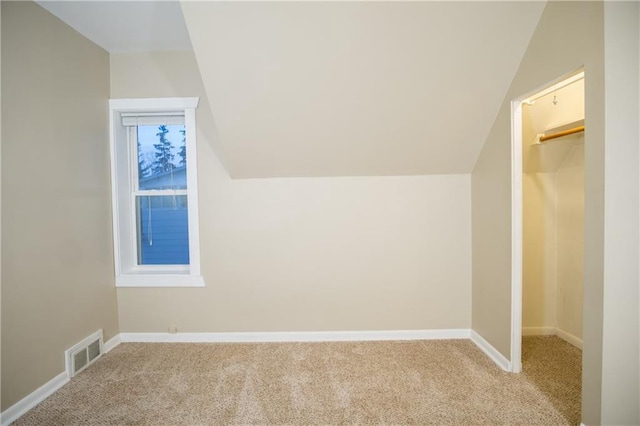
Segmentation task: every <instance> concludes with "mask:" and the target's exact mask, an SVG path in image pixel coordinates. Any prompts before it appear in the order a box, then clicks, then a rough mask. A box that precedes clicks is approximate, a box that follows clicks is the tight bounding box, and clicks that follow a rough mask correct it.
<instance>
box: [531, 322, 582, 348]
mask: <svg viewBox="0 0 640 426" xmlns="http://www.w3.org/2000/svg"><path fill="white" fill-rule="evenodd" d="M522 335H523V336H558V337H559V338H561V339H562V340H564V341H565V342H567V343H570V344H572V345H573V346H575V347H576V348H578V349H582V339H581V338H579V337H577V336H574V335H573V334H571V333H567V332H566V331H564V330H562V329H560V328H558V327H522Z"/></svg>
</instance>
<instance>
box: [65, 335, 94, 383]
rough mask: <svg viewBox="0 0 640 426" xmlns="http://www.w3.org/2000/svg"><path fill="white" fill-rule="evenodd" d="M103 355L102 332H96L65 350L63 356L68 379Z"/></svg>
mask: <svg viewBox="0 0 640 426" xmlns="http://www.w3.org/2000/svg"><path fill="white" fill-rule="evenodd" d="M103 353H104V343H103V340H102V330H98V331H96V332H95V333H93V334H91V335H90V336H87V337H85V338H84V339H82V341H80V342H78V343H76V344H75V345H73V346H72V347H70V348H69V349H67V350H66V351H65V352H64V354H65V362H66V366H67V374H68V375H69V378H72V377H73V376H75V375H76V374H78V373H79V372H81V371H82V370H84V369H85V368H87V367H88V366H90V365H91V364H93V362H95V360H97V359H98V358H100V356H101V355H102V354H103Z"/></svg>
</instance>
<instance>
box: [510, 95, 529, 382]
mask: <svg viewBox="0 0 640 426" xmlns="http://www.w3.org/2000/svg"><path fill="white" fill-rule="evenodd" d="M526 98H527V97H526V96H523V97H521V98H518V99H516V100H513V101H511V353H510V355H511V356H510V358H511V362H510V365H509V367H510V370H511V372H512V373H519V372H521V371H522V253H523V247H522V245H523V236H522V213H523V208H522V101H523V100H525V99H526Z"/></svg>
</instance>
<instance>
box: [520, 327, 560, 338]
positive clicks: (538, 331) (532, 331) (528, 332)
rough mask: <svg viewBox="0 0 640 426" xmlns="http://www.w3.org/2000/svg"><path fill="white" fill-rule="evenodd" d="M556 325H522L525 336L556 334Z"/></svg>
mask: <svg viewBox="0 0 640 426" xmlns="http://www.w3.org/2000/svg"><path fill="white" fill-rule="evenodd" d="M556 334H557V333H556V328H555V327H522V335H523V336H555V335H556Z"/></svg>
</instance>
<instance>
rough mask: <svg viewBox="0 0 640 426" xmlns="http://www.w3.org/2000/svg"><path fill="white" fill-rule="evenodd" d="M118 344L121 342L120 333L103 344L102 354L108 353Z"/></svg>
mask: <svg viewBox="0 0 640 426" xmlns="http://www.w3.org/2000/svg"><path fill="white" fill-rule="evenodd" d="M120 343H122V340H121V339H120V333H118V334H116V335H115V336H113V337H112V338H111V339H109V340H107V341H106V342H104V353H105V354H106V353H108V352H109V351H111V350H112V349H114V348H115V347H117V346H118V345H119V344H120Z"/></svg>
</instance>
